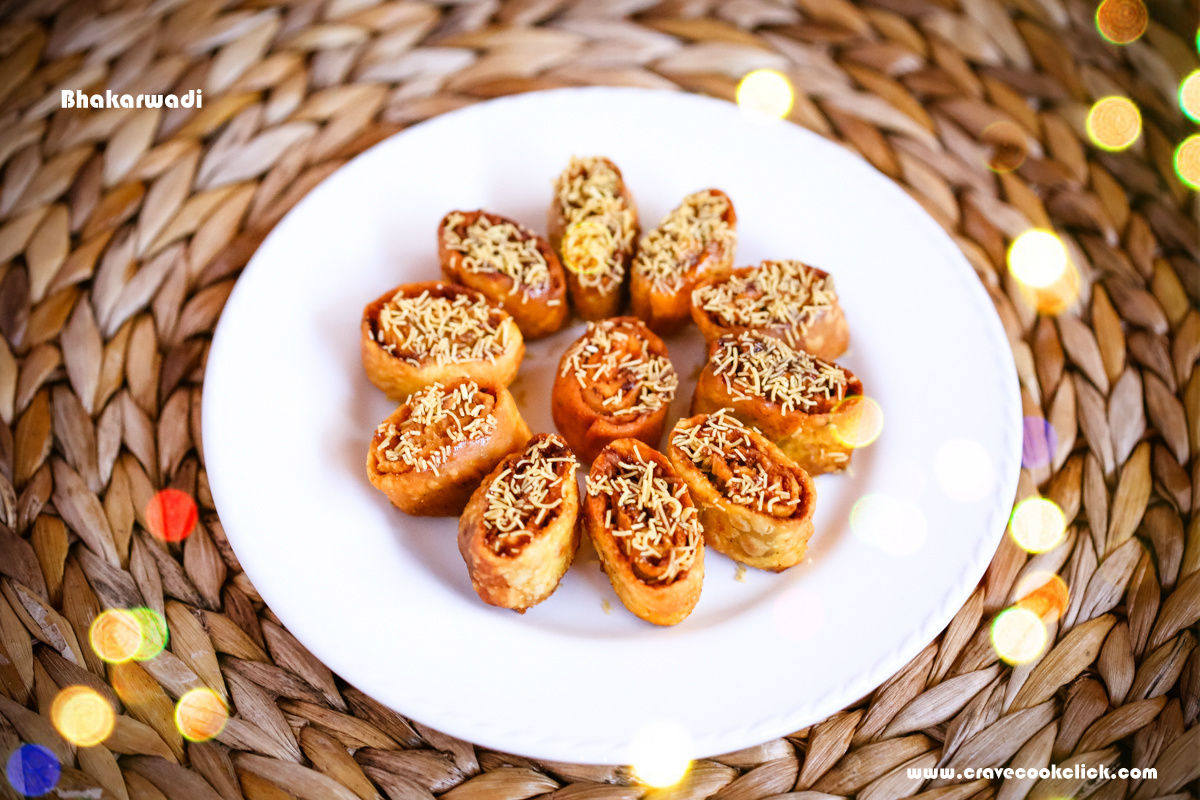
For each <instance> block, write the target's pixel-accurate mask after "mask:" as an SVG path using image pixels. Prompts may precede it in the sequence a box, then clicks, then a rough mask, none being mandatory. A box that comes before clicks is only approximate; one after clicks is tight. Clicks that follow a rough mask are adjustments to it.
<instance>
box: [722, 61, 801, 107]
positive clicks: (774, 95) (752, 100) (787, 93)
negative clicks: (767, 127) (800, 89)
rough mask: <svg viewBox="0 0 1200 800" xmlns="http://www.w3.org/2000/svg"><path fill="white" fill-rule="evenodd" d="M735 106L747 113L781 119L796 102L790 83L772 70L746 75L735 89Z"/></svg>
mask: <svg viewBox="0 0 1200 800" xmlns="http://www.w3.org/2000/svg"><path fill="white" fill-rule="evenodd" d="M736 96H737V104H738V105H739V106H741V107H742V108H743V109H745V110H747V111H752V112H754V113H757V114H761V115H763V116H766V117H772V118H774V119H783V118H784V117H786V116H787V115H788V112H790V111H791V110H792V104H793V103H794V102H795V100H796V93H795V90H794V89H793V88H792V82H791V81H789V80H788V79H787V76H786V75H784V74H783V73H781V72H776V71H775V70H773V69H756V70H754V71H753V72H748V73H746V75H745V76H743V78H742V80H741V82H740V83H738V87H737V95H736Z"/></svg>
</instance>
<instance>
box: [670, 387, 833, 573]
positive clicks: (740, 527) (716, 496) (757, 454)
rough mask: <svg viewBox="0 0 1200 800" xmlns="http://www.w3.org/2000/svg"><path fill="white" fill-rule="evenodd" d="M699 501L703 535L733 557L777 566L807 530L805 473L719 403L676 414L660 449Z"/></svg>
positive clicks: (791, 555)
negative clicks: (708, 410)
mask: <svg viewBox="0 0 1200 800" xmlns="http://www.w3.org/2000/svg"><path fill="white" fill-rule="evenodd" d="M667 456H668V458H669V459H670V461H671V466H673V467H674V468H675V471H676V472H678V473H679V475H680V476H681V477H682V478H683V481H684V483H686V484H687V487H688V492H690V493H691V496H692V502H693V503H695V504H696V508H698V509H700V526H701V527H702V528H703V529H704V541H705V543H706V544H707V545H708V546H709V547H712V548H713V549H714V550H716V551H718V552H720V553H724V554H725V555H727V556H729V557H730V558H732V559H734V560H735V561H741V562H742V563H743V564H748V565H749V566H751V567H757V568H758V569H769V570H774V571H776V572H781V571H783V570H785V569H787V568H788V567H791V566H793V565H795V564H798V563H799V562H800V559H802V558H803V557H804V551H805V550H807V549H808V540H809V538H811V537H812V534H813V522H812V517H813V511H814V510H816V504H817V493H816V489H814V488H813V482H812V478H810V477H809V476H808V473H807V472H805V471H804V470H803V469H801V468H800V466H799V465H797V464H796V462H795V461H792V460H791V459H790V458H788V457H787V456H785V455H784V454H783V452H782V451H781V450H780V449H779V448H778V447H776V446H775V445H774V444H773V443H772V442H771V441H770V440H769V439H767V438H766V437H765V436H763V435H762V434H761V433H759V432H758V431H756V430H754V429H753V428H749V427H747V426H745V425H743V424H742V423H741V422H739V421H738V420H737V418H735V417H733V416H731V415H730V414H729V413H728V409H722V410H720V411H717V412H716V413H714V414H698V415H697V416H694V417H692V418H691V419H682V420H680V421H679V423H678V424H676V426H675V429H674V430H673V431H672V432H671V444H670V448H669V449H668V451H667Z"/></svg>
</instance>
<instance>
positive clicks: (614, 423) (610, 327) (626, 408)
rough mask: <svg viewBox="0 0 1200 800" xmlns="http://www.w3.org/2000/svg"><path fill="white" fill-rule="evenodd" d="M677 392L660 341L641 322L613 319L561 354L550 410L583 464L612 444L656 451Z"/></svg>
mask: <svg viewBox="0 0 1200 800" xmlns="http://www.w3.org/2000/svg"><path fill="white" fill-rule="evenodd" d="M678 386H679V376H678V375H677V374H676V372H675V368H674V367H673V366H672V365H671V360H670V358H668V356H667V346H666V344H664V343H663V340H662V339H660V338H658V337H657V336H655V335H654V334H653V333H651V332H650V330H649V329H648V328H647V327H646V326H645V324H644V323H642V321H641V320H639V319H636V318H634V317H614V318H613V319H606V320H603V321H601V322H595V323H591V324H589V325H588V330H587V332H586V333H585V334H584V335H583V336H582V337H580V338H579V339H578V340H576V341H575V343H574V344H572V345H571V346H570V347H569V348H568V349H567V351H566V353H564V354H563V357H562V360H561V361H560V362H559V367H558V374H557V375H556V376H555V379H554V390H553V394H552V396H551V406H550V410H551V414H552V416H553V417H554V424H555V425H556V426H558V430H559V432H560V433H562V435H563V436H565V437H566V438H567V441H568V442H570V444H571V447H572V448H573V449H574V450H575V452H576V453H577V454H578V455H579V457H580V458H581V459H582V460H584V461H585V462H587V461H591V460H592V459H594V458H595V457H596V454H597V453H599V452H600V450H601V449H602V448H603V447H604V446H605V445H607V444H608V443H609V442H612V441H614V440H616V439H621V438H634V439H640V440H641V441H643V442H645V443H646V444H649V445H650V446H652V447H653V446H655V445H657V444H658V440H659V439H660V438H662V431H663V426H664V425H665V423H666V417H667V411H668V407H669V406H670V404H671V400H672V399H673V398H674V397H675V390H676V389H677V388H678Z"/></svg>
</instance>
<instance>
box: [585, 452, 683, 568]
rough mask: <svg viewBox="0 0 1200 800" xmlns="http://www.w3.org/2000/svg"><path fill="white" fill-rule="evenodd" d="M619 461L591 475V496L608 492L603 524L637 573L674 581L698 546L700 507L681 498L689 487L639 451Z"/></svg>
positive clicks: (589, 492)
mask: <svg viewBox="0 0 1200 800" xmlns="http://www.w3.org/2000/svg"><path fill="white" fill-rule="evenodd" d="M615 461H616V463H615V464H613V467H612V469H611V470H609V471H608V472H607V474H605V473H601V474H599V475H597V476H592V475H589V476H588V481H587V492H588V495H589V496H592V497H599V496H601V495H606V496H607V499H608V508H607V509H606V511H605V519H604V524H605V527H607V528H608V529H609V530H610V531H612V535H613V536H614V537H615V538H616V541H617V545H618V546H619V547H620V548H621V552H622V553H624V554H625V556H626V557H628V558H629V562H630V566H631V567H632V568H633V572H634V574H635V575H637V576H638V578H640V579H641V580H642V581H644V582H646V583H649V584H659V585H664V586H665V585H668V584H671V583H673V582H675V580H676V579H678V578H679V577H680V576H682V574H683V573H685V572H687V570H688V569H689V568H690V567H691V566H692V564H693V563H694V562H695V560H696V553H697V551H698V549H699V546H700V519H699V517H698V515H697V513H696V508H695V506H693V505H691V503H690V502H689V503H684V502H683V501H684V499H686V498H687V485H686V484H684V482H683V481H681V480H680V479H679V478H677V477H675V476H674V475H667V474H665V473H664V472H663V469H662V467H660V466H659V465H658V464H657V463H656V462H654V461H644V460H643V459H642V456H641V453H640V452H639V451H637V450H636V449H635V450H634V457H633V459H632V460H629V459H628V458H627V457H625V456H618V457H617V458H616V459H615Z"/></svg>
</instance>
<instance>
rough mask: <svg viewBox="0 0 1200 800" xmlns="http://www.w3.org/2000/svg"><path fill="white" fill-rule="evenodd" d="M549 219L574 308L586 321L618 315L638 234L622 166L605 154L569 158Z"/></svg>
mask: <svg viewBox="0 0 1200 800" xmlns="http://www.w3.org/2000/svg"><path fill="white" fill-rule="evenodd" d="M547 222H548V231H549V236H550V244H551V245H552V246H553V247H554V249H555V250H556V251H557V252H558V254H559V256H560V258H561V261H562V265H563V267H564V268H565V269H566V271H567V276H566V277H567V288H568V290H569V291H570V294H571V302H572V303H573V304H574V306H575V311H576V312H577V313H578V314H579V316H581V317H583V318H584V319H586V320H597V319H603V318H604V317H611V316H613V315H614V314H616V313H617V312H618V311H619V310H620V308H621V304H622V302H623V301H624V295H625V286H626V277H627V273H628V271H629V262H630V260H631V259H632V258H633V248H634V242H635V241H636V240H637V235H638V216H637V205H636V204H635V203H634V201H633V195H632V194H631V193H630V192H629V189H628V187H626V185H625V180H624V178H623V177H622V176H621V170H620V169H618V168H617V165H616V164H614V163H613V162H611V161H609V160H608V159H607V158H604V157H603V156H592V157H590V158H572V159H571V161H570V163H568V164H567V168H566V169H565V170H563V172H562V174H560V175H559V176H558V178H557V179H556V180H555V182H554V200H553V201H552V202H551V204H550V211H549V213H548V216H547Z"/></svg>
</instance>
